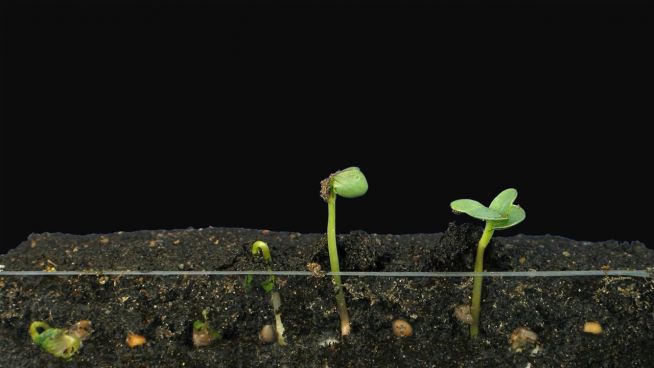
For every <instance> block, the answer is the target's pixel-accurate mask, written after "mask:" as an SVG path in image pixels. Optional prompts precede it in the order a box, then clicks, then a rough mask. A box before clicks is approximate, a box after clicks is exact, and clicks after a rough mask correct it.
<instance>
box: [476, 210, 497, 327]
mask: <svg viewBox="0 0 654 368" xmlns="http://www.w3.org/2000/svg"><path fill="white" fill-rule="evenodd" d="M494 231H495V230H494V229H493V224H492V223H491V222H490V221H489V222H486V227H485V228H484V233H483V234H482V236H481V239H479V245H478V246H477V257H476V258H475V272H484V250H485V249H486V246H487V245H488V243H490V240H491V238H492V237H493V232H494ZM482 279H483V278H482V277H481V276H475V277H474V279H473V284H472V306H471V308H470V313H471V314H472V324H471V325H470V336H471V337H475V336H477V335H478V334H479V312H480V311H481V284H482Z"/></svg>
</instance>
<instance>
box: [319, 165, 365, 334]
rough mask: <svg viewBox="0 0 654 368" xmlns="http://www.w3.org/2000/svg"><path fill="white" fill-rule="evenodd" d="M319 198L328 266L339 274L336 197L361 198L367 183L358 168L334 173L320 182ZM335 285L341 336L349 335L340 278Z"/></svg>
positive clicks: (348, 320)
mask: <svg viewBox="0 0 654 368" xmlns="http://www.w3.org/2000/svg"><path fill="white" fill-rule="evenodd" d="M320 186H321V190H320V196H321V197H322V199H323V200H325V202H327V206H328V218H327V246H328V248H329V264H330V266H331V270H332V272H339V271H340V267H339V264H338V249H337V248H336V196H337V195H339V196H341V197H345V198H356V197H361V196H362V195H364V194H366V192H367V191H368V181H367V180H366V177H365V176H364V175H363V173H362V172H361V170H359V168H358V167H349V168H347V169H345V170H341V171H338V172H335V173H333V174H331V175H329V177H328V178H327V179H325V180H323V181H321V182H320ZM334 283H335V284H336V305H337V307H338V314H339V316H340V318H341V335H342V336H346V335H349V334H350V316H349V314H348V312H347V305H346V304H345V295H344V294H343V286H342V284H341V276H340V275H335V276H334Z"/></svg>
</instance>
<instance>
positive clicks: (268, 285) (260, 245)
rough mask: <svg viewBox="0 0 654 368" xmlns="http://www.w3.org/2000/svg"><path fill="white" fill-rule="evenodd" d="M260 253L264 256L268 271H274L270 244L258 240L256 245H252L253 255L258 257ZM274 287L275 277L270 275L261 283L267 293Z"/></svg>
mask: <svg viewBox="0 0 654 368" xmlns="http://www.w3.org/2000/svg"><path fill="white" fill-rule="evenodd" d="M259 253H261V254H262V255H263V261H264V263H265V264H266V266H267V267H268V271H272V267H271V263H272V257H271V256H270V248H268V244H266V243H265V242H262V241H261V240H257V241H255V242H254V243H252V255H255V256H256V255H257V254H259ZM248 276H250V275H248ZM245 282H246V283H247V282H248V280H247V277H246V281H245ZM250 282H252V279H250ZM274 286H275V276H273V275H270V276H269V277H268V278H267V279H266V280H265V281H264V282H262V283H261V287H262V288H263V290H265V291H266V292H267V293H269V292H271V291H272V289H273V287H274Z"/></svg>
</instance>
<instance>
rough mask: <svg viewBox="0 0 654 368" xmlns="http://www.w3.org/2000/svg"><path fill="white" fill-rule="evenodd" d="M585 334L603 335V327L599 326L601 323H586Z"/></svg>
mask: <svg viewBox="0 0 654 368" xmlns="http://www.w3.org/2000/svg"><path fill="white" fill-rule="evenodd" d="M584 332H585V333H589V334H593V335H599V334H601V333H602V325H600V324H599V322H594V321H591V322H586V323H584Z"/></svg>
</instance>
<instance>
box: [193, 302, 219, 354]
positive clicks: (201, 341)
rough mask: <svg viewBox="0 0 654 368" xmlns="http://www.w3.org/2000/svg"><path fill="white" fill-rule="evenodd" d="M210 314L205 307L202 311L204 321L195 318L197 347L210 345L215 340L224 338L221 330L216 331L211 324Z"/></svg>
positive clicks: (194, 329) (194, 336)
mask: <svg viewBox="0 0 654 368" xmlns="http://www.w3.org/2000/svg"><path fill="white" fill-rule="evenodd" d="M208 314H209V310H208V309H204V310H203V311H202V317H204V321H200V320H195V322H193V345H194V346H195V347H202V346H208V345H211V343H212V342H214V341H215V340H220V339H222V335H221V334H220V332H218V331H216V330H215V329H214V328H213V327H211V325H210V324H209V320H208V319H207V316H208Z"/></svg>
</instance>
